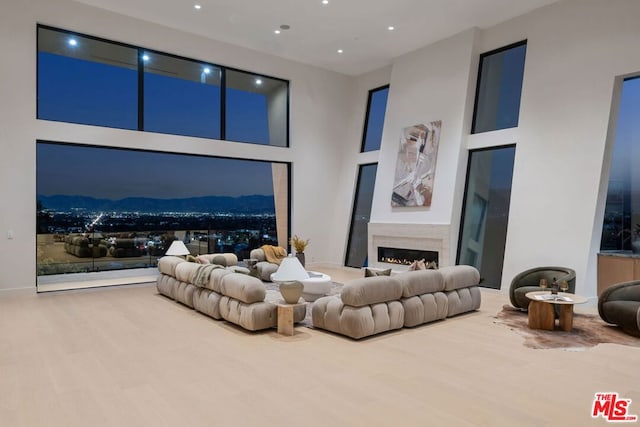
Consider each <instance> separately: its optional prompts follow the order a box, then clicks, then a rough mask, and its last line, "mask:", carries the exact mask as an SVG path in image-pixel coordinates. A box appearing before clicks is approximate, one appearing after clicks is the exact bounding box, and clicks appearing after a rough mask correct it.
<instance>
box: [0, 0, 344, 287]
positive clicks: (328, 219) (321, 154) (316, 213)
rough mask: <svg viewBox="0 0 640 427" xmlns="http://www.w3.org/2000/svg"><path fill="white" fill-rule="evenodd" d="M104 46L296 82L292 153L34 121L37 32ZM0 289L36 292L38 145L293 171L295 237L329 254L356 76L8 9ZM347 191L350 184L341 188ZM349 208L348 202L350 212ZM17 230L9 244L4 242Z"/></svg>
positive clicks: (89, 20) (71, 10) (51, 8)
mask: <svg viewBox="0 0 640 427" xmlns="http://www.w3.org/2000/svg"><path fill="white" fill-rule="evenodd" d="M38 23H40V24H45V25H50V26H54V27H59V28H63V29H67V30H71V31H77V32H81V33H85V34H90V35H93V36H97V37H103V38H106V39H109V40H113V41H119V42H123V43H129V44H133V45H136V46H142V47H147V48H150V49H154V50H158V51H161V52H167V53H173V54H177V55H181V56H184V57H189V58H194V59H199V60H203V61H207V62H211V63H214V64H220V65H224V66H229V67H233V68H238V69H242V70H247V71H253V72H256V73H259V74H262V75H267V76H274V77H279V78H282V79H287V80H289V81H290V106H291V108H290V138H291V139H290V145H291V147H290V148H289V149H286V148H281V147H271V146H263V145H256V144H242V143H229V142H226V141H217V140H211V139H204V138H191V137H182V136H176V135H163V134H155V133H151V132H137V131H128V130H122V129H110V128H104V127H97V126H85V125H77V124H71V123H61V122H50V121H45V120H36V58H37V55H36V24H38ZM0 49H1V50H2V52H3V59H2V62H0V75H1V76H2V79H0V95H1V96H0V120H1V121H2V123H1V125H0V148H1V149H2V153H3V155H2V156H0V194H2V196H3V203H2V204H1V205H0V252H1V253H2V257H0V271H2V272H3V274H2V275H0V290H6V289H13V288H31V289H35V283H36V236H35V230H36V219H35V218H36V215H35V213H36V212H35V208H36V140H38V139H41V140H50V141H61V142H70V143H79V144H90V145H95V146H104V147H118V148H134V149H144V150H155V151H164V152H179V153H186V154H199V155H208V156H224V157H232V158H250V159H257V160H266V161H282V162H291V164H292V194H291V211H292V230H290V232H295V233H297V234H298V235H300V236H303V237H305V238H310V239H311V241H312V243H313V244H312V245H310V246H309V248H308V255H307V256H308V257H312V258H314V259H315V260H317V261H329V262H334V263H340V262H341V260H340V259H339V256H340V255H339V254H336V253H335V252H333V251H332V245H333V241H332V238H333V237H334V236H333V235H332V234H331V233H327V232H326V230H328V229H330V228H331V226H332V221H333V220H334V212H335V211H346V210H348V209H349V208H348V206H339V205H337V203H341V202H337V201H336V200H335V188H338V187H339V186H340V185H341V184H340V182H339V177H340V166H341V165H340V163H339V162H336V159H340V158H342V155H343V153H344V152H345V150H348V149H349V148H348V147H349V144H350V143H351V142H350V141H347V139H346V135H345V131H344V130H345V129H348V128H349V123H348V118H349V115H350V114H351V108H350V102H351V101H352V96H351V94H352V89H351V88H352V86H353V83H354V81H355V78H354V77H349V76H345V75H342V74H339V73H334V72H330V71H326V70H322V69H319V68H315V67H311V66H308V65H304V64H300V63H296V62H293V61H288V60H284V59H282V58H276V57H274V56H270V55H266V54H263V53H260V52H256V51H253V50H249V49H245V48H240V47H237V46H232V45H229V44H226V43H222V42H219V41H215V40H211V39H207V38H204V37H200V36H196V35H192V34H188V33H185V32H182V31H177V30H174V29H170V28H168V27H163V26H160V25H156V24H152V23H149V22H145V21H141V20H138V19H134V18H130V17H126V16H123V15H118V14H115V13H111V12H108V11H105V10H102V9H98V8H94V7H91V6H87V5H85V4H81V3H77V2H74V1H72V0H5V1H3V3H2V13H1V14H0ZM342 185H344V184H342ZM347 205H349V203H347ZM9 231H11V232H12V235H13V238H12V239H9V238H8V232H9Z"/></svg>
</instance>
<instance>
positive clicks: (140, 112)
mask: <svg viewBox="0 0 640 427" xmlns="http://www.w3.org/2000/svg"><path fill="white" fill-rule="evenodd" d="M40 28H42V29H45V30H50V31H57V32H60V33H63V34H68V35H74V36H78V37H82V38H87V39H90V40H95V41H99V42H103V43H110V44H114V45H118V46H122V47H126V48H130V49H136V50H137V52H138V131H141V132H146V131H145V130H144V62H143V61H142V54H143V52H148V53H150V54H156V55H164V56H168V57H171V58H175V59H180V60H183V61H190V62H195V63H198V64H203V65H204V64H206V65H210V66H212V67H216V68H219V69H220V70H221V76H220V107H221V108H220V140H221V141H229V142H238V143H245V144H254V145H264V146H266V147H273V148H289V147H290V140H289V138H290V129H289V128H290V117H289V116H290V99H289V98H290V94H291V88H290V86H291V82H290V81H289V80H287V79H283V78H280V77H274V76H270V75H267V74H264V73H257V72H253V71H247V70H241V69H239V68H234V67H228V66H226V65H220V64H217V63H213V62H210V61H204V60H200V59H194V58H188V57H186V56H181V55H176V54H173V53H168V52H162V51H159V50H155V49H147V48H145V47H142V46H136V45H132V44H129V43H123V42H119V41H115V40H109V39H105V38H102V37H96V36H91V35H88V34H84V33H80V32H77V31H71V30H65V29H63V28H58V27H53V26H50V25H45V24H40V23H37V24H36V79H37V77H38V75H39V74H38V72H39V68H38V66H39V61H38V53H39V52H40V48H39V47H40V46H39V41H38V39H39V37H38V30H39V29H40ZM227 70H231V71H236V72H240V73H245V74H251V75H253V76H256V77H262V78H265V79H271V80H277V81H280V82H283V83H285V84H286V85H287V105H286V126H287V131H286V145H285V146H284V147H281V146H278V145H267V144H258V143H255V142H248V141H235V140H228V139H226V126H225V120H226V108H225V106H226V96H225V92H226V71H227ZM37 86H38V84H37V81H36V119H37V120H47V119H39V118H38V117H37V112H38V105H37V104H38V103H39V99H40V98H39V94H38V89H37ZM48 121H57V122H62V123H70V122H65V121H60V120H48ZM88 126H98V127H106V128H111V129H122V128H115V127H112V126H102V125H88ZM127 130H130V129H127ZM163 135H176V136H188V137H190V138H202V139H207V140H210V139H212V138H206V137H201V136H192V135H182V134H173V133H172V134H165V133H163Z"/></svg>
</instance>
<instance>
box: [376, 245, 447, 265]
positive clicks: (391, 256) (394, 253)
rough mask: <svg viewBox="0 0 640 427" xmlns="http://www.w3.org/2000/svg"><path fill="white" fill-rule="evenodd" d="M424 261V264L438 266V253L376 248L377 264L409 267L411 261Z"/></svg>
mask: <svg viewBox="0 0 640 427" xmlns="http://www.w3.org/2000/svg"><path fill="white" fill-rule="evenodd" d="M421 259H424V261H425V263H427V264H428V263H431V262H435V263H436V266H437V265H439V264H438V252H436V251H424V250H417V249H402V248H385V247H383V246H378V262H385V263H387V264H399V265H411V263H412V262H413V261H416V260H421Z"/></svg>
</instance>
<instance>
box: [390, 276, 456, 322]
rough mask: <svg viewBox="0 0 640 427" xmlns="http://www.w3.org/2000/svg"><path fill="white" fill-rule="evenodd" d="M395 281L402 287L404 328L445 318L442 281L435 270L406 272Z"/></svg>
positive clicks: (445, 297)
mask: <svg viewBox="0 0 640 427" xmlns="http://www.w3.org/2000/svg"><path fill="white" fill-rule="evenodd" d="M394 277H395V279H396V280H397V281H398V282H400V284H401V285H402V297H403V298H402V299H401V300H400V301H401V303H402V306H403V307H404V326H407V327H412V326H417V325H421V324H423V323H428V322H434V321H436V320H442V319H444V318H446V317H447V308H448V299H447V296H446V295H445V293H444V292H443V291H444V279H443V276H442V274H440V272H439V271H437V270H416V271H407V272H404V273H401V274H398V275H397V276H394Z"/></svg>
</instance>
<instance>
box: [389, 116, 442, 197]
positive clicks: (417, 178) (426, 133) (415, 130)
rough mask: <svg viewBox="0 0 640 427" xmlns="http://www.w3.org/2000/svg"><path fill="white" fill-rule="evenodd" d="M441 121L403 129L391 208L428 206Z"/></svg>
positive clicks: (431, 193) (434, 171)
mask: <svg viewBox="0 0 640 427" xmlns="http://www.w3.org/2000/svg"><path fill="white" fill-rule="evenodd" d="M441 127H442V121H441V120H437V121H434V122H430V123H429V124H427V125H424V124H419V125H413V126H408V127H406V128H404V129H402V134H401V136H400V148H399V150H398V159H397V161H396V173H395V175H394V181H393V193H392V195H391V206H393V207H410V206H424V207H429V206H431V197H432V195H433V179H434V176H435V173H436V160H437V156H438V143H439V141H440V128H441Z"/></svg>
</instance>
